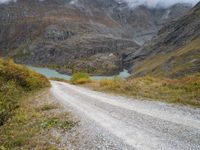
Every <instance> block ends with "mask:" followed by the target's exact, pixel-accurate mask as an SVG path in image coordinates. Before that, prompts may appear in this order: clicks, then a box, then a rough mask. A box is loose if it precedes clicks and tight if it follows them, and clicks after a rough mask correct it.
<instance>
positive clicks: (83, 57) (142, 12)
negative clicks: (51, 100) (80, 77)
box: [0, 0, 191, 74]
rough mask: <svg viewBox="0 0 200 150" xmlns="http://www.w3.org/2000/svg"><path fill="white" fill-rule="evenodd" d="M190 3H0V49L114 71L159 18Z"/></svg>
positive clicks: (22, 58) (33, 59)
mask: <svg viewBox="0 0 200 150" xmlns="http://www.w3.org/2000/svg"><path fill="white" fill-rule="evenodd" d="M190 8H191V6H189V5H185V4H179V5H177V6H172V7H170V8H167V9H149V8H146V7H144V6H140V7H137V8H135V9H131V8H129V7H128V6H127V4H126V3H123V2H117V1H115V0H44V1H39V0H27V1H24V0H17V2H10V3H8V4H0V49H1V51H0V54H1V55H3V56H6V57H7V56H9V57H12V58H14V59H15V61H16V62H19V63H25V64H29V65H38V66H48V67H50V68H55V69H57V70H59V71H62V72H67V73H72V72H74V71H77V70H79V71H87V72H89V73H91V74H114V73H115V72H117V71H119V70H121V69H122V67H123V64H124V63H123V61H122V60H123V58H125V57H127V54H128V53H130V52H134V51H135V50H137V49H139V48H140V47H141V45H142V44H143V43H144V42H146V41H148V40H150V39H151V38H152V37H153V36H154V35H155V34H156V32H157V31H158V29H159V28H160V27H161V26H162V24H163V23H165V22H168V21H169V20H172V19H175V18H177V17H180V16H181V15H183V14H184V13H186V12H187V11H188V10H189V9H190ZM110 54H112V57H110ZM96 60H98V61H97V62H99V63H101V64H96V63H95V61H96ZM91 62H94V63H91ZM106 66H107V67H106Z"/></svg>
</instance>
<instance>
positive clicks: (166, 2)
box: [123, 0, 200, 8]
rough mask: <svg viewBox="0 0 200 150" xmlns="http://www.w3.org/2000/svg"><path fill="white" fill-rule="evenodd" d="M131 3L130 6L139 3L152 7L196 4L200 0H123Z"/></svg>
mask: <svg viewBox="0 0 200 150" xmlns="http://www.w3.org/2000/svg"><path fill="white" fill-rule="evenodd" d="M123 1H126V2H128V3H129V6H132V7H136V6H139V5H145V6H148V7H151V8H154V7H157V6H160V7H169V6H171V5H174V4H176V3H191V4H193V5H195V4H196V3H198V2H199V1H200V0H123Z"/></svg>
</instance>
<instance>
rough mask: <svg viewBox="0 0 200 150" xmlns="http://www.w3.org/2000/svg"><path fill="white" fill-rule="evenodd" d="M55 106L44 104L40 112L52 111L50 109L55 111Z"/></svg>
mask: <svg viewBox="0 0 200 150" xmlns="http://www.w3.org/2000/svg"><path fill="white" fill-rule="evenodd" d="M56 108H57V106H56V105H55V104H44V105H43V106H42V107H41V108H40V110H42V111H48V110H52V109H56Z"/></svg>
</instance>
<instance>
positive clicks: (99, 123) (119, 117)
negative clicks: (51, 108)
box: [51, 81, 200, 150]
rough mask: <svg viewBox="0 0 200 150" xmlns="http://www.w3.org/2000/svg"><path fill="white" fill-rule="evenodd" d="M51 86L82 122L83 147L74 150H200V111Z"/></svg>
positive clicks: (68, 86) (65, 86)
mask: <svg viewBox="0 0 200 150" xmlns="http://www.w3.org/2000/svg"><path fill="white" fill-rule="evenodd" d="M51 84H52V88H51V92H52V94H53V95H54V96H55V97H56V99H57V100H59V101H60V102H61V103H62V104H63V105H64V106H66V108H68V109H71V111H72V112H73V113H74V114H75V115H77V116H78V117H79V118H80V122H81V123H80V124H81V128H79V130H80V131H79V132H80V135H79V136H81V138H80V141H79V142H80V144H79V145H77V146H75V147H73V146H72V147H71V149H105V150H106V149H109V150H111V149H116V150H118V149H119V150H120V149H122V150H125V149H130V150H132V149H138V150H200V109H194V108H190V107H183V106H175V105H171V104H164V103H160V102H152V101H144V100H136V99H130V98H126V97H121V96H114V95H109V94H104V93H100V92H96V91H92V90H89V89H86V88H82V87H78V86H74V85H70V84H67V83H62V82H57V81H51Z"/></svg>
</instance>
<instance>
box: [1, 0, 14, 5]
mask: <svg viewBox="0 0 200 150" xmlns="http://www.w3.org/2000/svg"><path fill="white" fill-rule="evenodd" d="M15 1H16V0H0V4H2V3H9V2H15Z"/></svg>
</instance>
